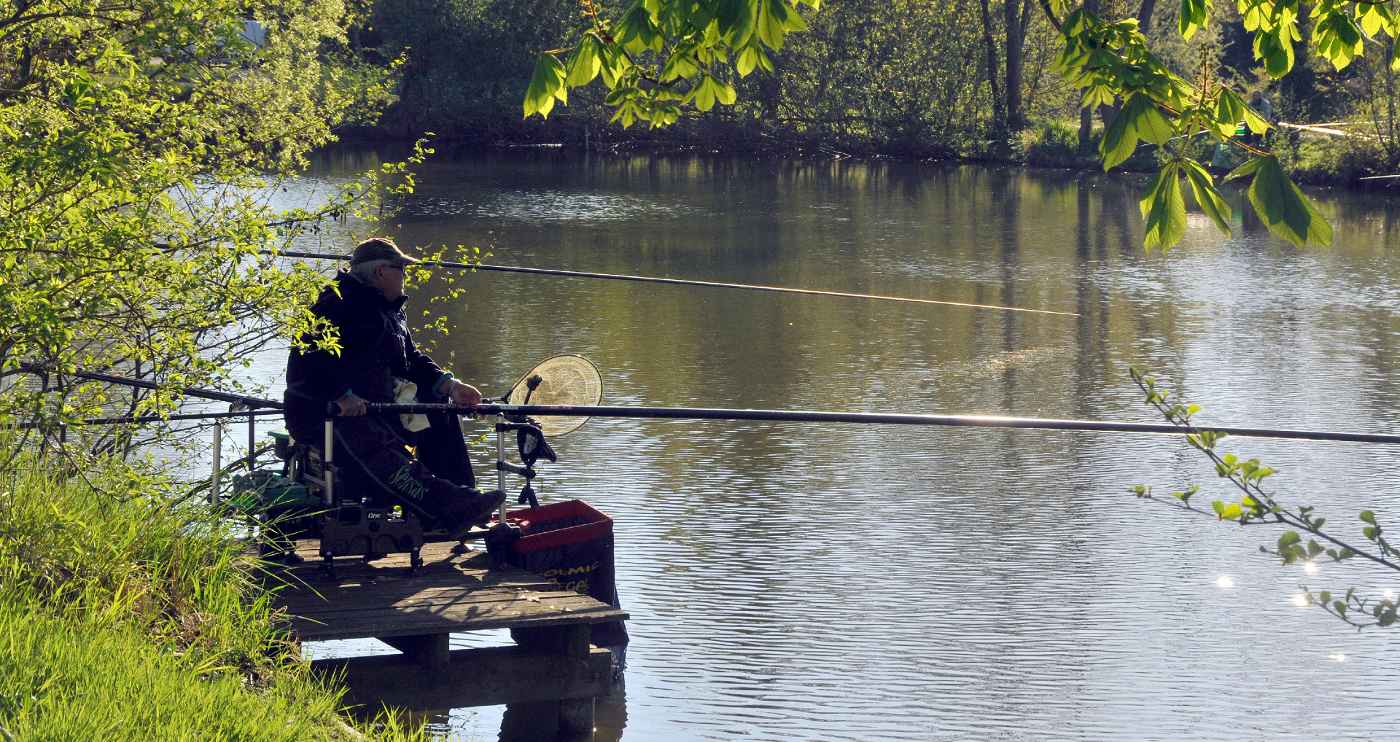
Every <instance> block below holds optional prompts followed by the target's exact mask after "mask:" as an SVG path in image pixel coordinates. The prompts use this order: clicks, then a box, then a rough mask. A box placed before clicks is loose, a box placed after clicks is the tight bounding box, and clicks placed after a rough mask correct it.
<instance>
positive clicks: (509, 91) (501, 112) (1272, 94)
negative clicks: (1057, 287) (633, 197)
mask: <svg viewBox="0 0 1400 742" xmlns="http://www.w3.org/2000/svg"><path fill="white" fill-rule="evenodd" d="M370 5H371V11H370V12H369V13H367V14H366V16H365V18H366V21H365V23H364V25H362V26H359V27H356V28H355V29H353V30H352V43H353V44H354V45H357V46H358V47H359V48H361V49H362V50H363V51H364V53H365V54H366V55H367V56H369V57H371V58H377V59H380V60H383V62H384V63H388V61H389V60H394V59H402V60H403V73H404V74H403V83H402V86H401V87H400V89H399V91H398V98H397V100H396V102H395V103H394V104H393V105H391V107H390V109H389V111H388V113H387V115H386V117H385V118H384V119H383V120H382V121H381V122H380V124H379V126H378V127H377V128H376V129H375V131H374V132H373V134H374V135H376V136H385V135H387V136H399V137H409V138H411V137H414V136H416V135H417V132H419V131H421V130H423V129H430V130H433V131H437V132H439V133H441V134H443V135H444V136H445V137H447V138H451V139H460V140H465V141H469V142H475V143H483V144H494V143H500V142H541V141H550V142H566V143H574V144H576V145H584V144H585V143H587V144H589V145H590V146H597V145H598V144H600V143H601V144H603V145H604V146H608V145H619V146H625V145H628V144H632V143H639V144H647V145H653V146H689V147H701V148H705V149H714V148H722V149H738V148H743V149H754V148H761V149H771V150H775V151H780V152H781V151H804V152H820V153H831V154H838V153H850V154H893V155H901V156H913V157H941V158H949V157H971V158H994V159H1011V160H1022V159H1023V160H1026V161H1029V162H1032V163H1038V164H1048V165H1071V166H1083V165H1086V164H1089V163H1091V162H1092V161H1093V159H1095V158H1094V156H1093V152H1094V150H1095V149H1096V148H1097V146H1098V141H1099V139H1100V138H1101V137H1102V134H1103V130H1104V126H1105V125H1106V124H1107V123H1108V122H1109V121H1110V120H1111V118H1112V114H1113V113H1114V112H1115V110H1116V109H1115V107H1114V106H1113V105H1102V106H1095V107H1094V108H1095V110H1093V111H1092V113H1088V112H1086V113H1085V114H1083V115H1081V106H1080V103H1081V95H1082V93H1081V91H1079V90H1077V89H1076V88H1075V87H1074V86H1073V85H1072V84H1071V83H1072V82H1073V79H1067V78H1065V77H1064V76H1062V75H1058V74H1056V73H1055V69H1054V68H1055V65H1056V62H1057V58H1058V57H1059V55H1060V54H1061V52H1062V49H1063V45H1062V34H1061V30H1060V29H1059V28H1057V27H1056V24H1055V22H1054V20H1052V18H1053V19H1055V20H1059V21H1061V22H1063V21H1064V20H1065V18H1066V17H1067V16H1068V15H1070V14H1071V12H1072V11H1074V10H1077V9H1082V10H1084V11H1086V12H1088V13H1090V14H1092V15H1094V16H1095V17H1097V18H1100V19H1104V20H1111V21H1115V22H1116V21H1118V20H1120V19H1121V20H1125V21H1127V20H1131V21H1135V22H1136V24H1137V30H1138V31H1139V32H1140V33H1141V34H1142V35H1143V37H1144V38H1145V39H1146V40H1147V44H1148V47H1149V48H1150V49H1151V50H1152V52H1153V54H1154V55H1155V56H1156V58H1157V59H1158V60H1160V61H1161V63H1162V64H1164V65H1165V66H1166V67H1167V68H1168V69H1169V70H1171V71H1172V72H1173V73H1175V74H1177V75H1179V76H1181V77H1182V78H1184V79H1186V80H1190V81H1193V82H1196V81H1199V80H1201V77H1202V72H1203V70H1204V68H1205V67H1207V66H1208V68H1209V72H1208V75H1207V76H1208V77H1209V78H1210V79H1212V80H1214V81H1218V82H1220V83H1221V84H1223V85H1225V86H1227V87H1229V88H1231V89H1232V90H1234V91H1236V92H1237V93H1238V94H1239V95H1240V96H1241V97H1243V98H1244V99H1245V100H1246V101H1247V100H1249V99H1250V97H1251V95H1252V94H1253V93H1256V92H1259V93H1262V94H1264V95H1265V96H1266V98H1267V99H1269V100H1270V101H1272V104H1273V107H1274V109H1275V117H1276V118H1277V119H1278V120H1282V121H1287V122H1295V123H1305V124H1308V123H1311V124H1317V123H1325V124H1329V125H1331V129H1332V130H1334V131H1336V130H1344V131H1345V132H1347V133H1348V134H1350V136H1337V135H1336V134H1335V133H1334V134H1332V135H1326V134H1319V133H1317V132H1311V133H1309V132H1300V131H1298V130H1279V131H1276V132H1275V133H1274V134H1273V135H1272V136H1271V141H1270V149H1273V150H1275V151H1277V152H1278V153H1279V154H1280V157H1281V158H1282V159H1283V160H1284V164H1285V165H1287V166H1288V168H1289V169H1291V170H1292V171H1293V172H1295V173H1299V174H1300V175H1302V176H1304V177H1306V178H1308V179H1310V180H1326V181H1330V182H1336V181H1339V180H1345V181H1354V180H1355V179H1356V178H1357V177H1361V176H1366V175H1377V174H1385V173H1393V172H1396V168H1397V167H1400V138H1397V134H1400V129H1398V128H1397V124H1398V123H1400V119H1397V117H1396V115H1395V113H1396V111H1395V100H1396V97H1397V93H1400V90H1397V88H1396V82H1397V73H1396V71H1395V70H1394V69H1393V68H1392V67H1391V61H1392V59H1393V57H1394V39H1393V34H1388V33H1387V32H1386V30H1385V27H1386V25H1387V23H1393V7H1392V6H1391V5H1390V4H1388V3H1331V2H1322V3H1297V2H1278V3H1274V2H1254V1H1253V0H1246V1H1245V2H1235V1H1229V0H1227V1H1225V2H1205V0H1200V1H1197V0H1192V1H1191V2H1185V3H1183V2H1181V1H1180V0H1163V1H1159V0H1088V1H1087V2H1082V3H1066V2H1055V3H1040V2H1028V1H1027V0H1010V1H1007V0H952V1H950V2H939V3H926V2H905V1H902V0H896V1H895V2H883V3H870V2H862V1H859V0H857V1H854V2H841V3H825V4H822V5H821V6H820V8H819V9H818V8H817V6H816V4H815V3H799V2H786V3H756V2H748V3H745V2H716V3H701V4H698V5H697V6H696V7H697V8H698V9H699V10H698V11H697V12H698V13H699V14H700V15H703V14H705V13H710V14H712V15H714V16H715V17H716V19H717V21H718V22H719V23H720V24H722V25H723V26H724V27H725V28H726V30H727V31H729V32H730V33H733V34H738V36H736V38H741V37H743V36H744V34H746V33H748V30H749V29H751V30H752V31H753V33H754V34H755V35H754V36H749V37H748V38H747V42H748V43H747V44H746V45H741V46H740V47H738V48H727V49H725V50H724V59H720V58H718V57H715V58H714V59H713V61H709V62H707V61H706V60H705V59H700V58H691V57H689V56H687V54H688V50H689V49H694V48H704V43H703V42H704V41H705V39H704V38H701V39H700V41H701V42H702V43H701V44H700V45H699V46H697V45H695V44H693V43H691V41H690V40H687V38H686V35H685V34H681V33H677V32H676V31H677V28H678V26H676V25H675V21H674V20H673V19H672V15H671V14H672V9H673V8H684V7H686V6H685V5H684V4H675V3H667V2H642V1H641V0H637V1H636V2H620V3H606V2H583V3H574V2H563V3H557V2H521V3H504V2H499V1H496V0H409V1H408V2H385V1H384V0H378V1H377V2H372V3H370ZM1047 7H1048V8H1050V12H1049V13H1047V12H1046V8H1047ZM740 11H742V12H740ZM580 13H582V14H583V19H584V21H585V23H584V24H579V23H578V20H579V18H580ZM745 14H747V16H746V15H745ZM643 16H646V18H645V22H644V18H643ZM736 17H744V18H745V20H744V21H743V24H742V25H739V26H734V25H731V19H733V18H736ZM1183 18H1185V19H1186V20H1184V21H1183ZM1273 19H1277V24H1275V25H1273V26H1271V29H1270V31H1269V33H1270V34H1272V28H1278V29H1286V30H1283V31H1280V32H1279V33H1281V34H1283V35H1273V36H1272V37H1273V38H1275V39H1282V38H1285V37H1288V38H1290V39H1291V41H1290V43H1289V44H1288V45H1287V46H1288V48H1291V49H1293V53H1292V62H1293V68H1292V70H1291V72H1290V73H1289V74H1287V75H1285V76H1283V77H1276V76H1273V75H1272V74H1271V68H1270V66H1269V65H1270V64H1271V63H1270V62H1269V61H1268V60H1265V59H1263V58H1261V57H1258V56H1256V54H1255V47H1254V41H1255V39H1256V38H1258V36H1257V35H1256V34H1255V33H1254V31H1255V30H1256V29H1255V28H1253V27H1252V26H1251V24H1252V23H1256V22H1266V25H1267V24H1274V21H1273ZM680 22H681V23H682V24H683V23H685V22H688V21H685V20H682V21H680ZM668 24H669V25H668ZM1183 28H1185V29H1187V30H1189V32H1190V33H1189V35H1183V34H1182V29H1183ZM799 29H805V30H799ZM1287 29H1291V30H1287ZM590 30H592V31H593V32H594V33H593V35H592V36H590V35H589V31H590ZM629 34H630V36H629V38H628V42H627V43H628V44H629V45H630V47H631V48H630V49H628V50H627V51H628V54H629V55H630V56H631V57H632V58H633V59H635V60H637V61H639V62H641V65H640V66H641V67H642V68H643V69H644V70H645V69H647V66H648V65H651V67H652V69H650V70H649V71H645V72H640V73H639V77H637V78H636V82H637V83H638V85H639V86H640V87H641V88H642V89H656V90H659V91H663V93H664V95H663V99H662V100H658V101H656V103H657V104H658V105H656V110H657V113H658V116H659V117H653V118H652V119H644V118H642V114H646V113H647V112H648V111H649V110H651V108H650V107H649V106H650V104H649V103H648V102H647V100H646V97H645V96H644V97H643V99H642V100H641V101H640V102H638V101H637V98H636V96H635V95H634V94H633V93H631V92H628V91H627V88H628V87H632V86H630V85H628V84H626V83H627V82H628V81H627V80H625V79H624V81H623V82H624V85H622V86H621V87H618V88H606V89H605V88H602V87H598V86H592V87H583V88H576V87H573V86H570V90H569V93H568V105H567V107H565V106H563V105H562V104H563V101H559V100H558V99H557V98H555V99H550V98H548V97H547V96H542V95H539V94H538V93H539V91H537V94H536V96H534V97H532V98H531V99H529V102H527V106H529V107H530V109H531V110H540V109H541V108H542V107H545V106H548V107H550V109H551V110H550V111H549V118H548V120H541V119H540V118H539V117H532V118H531V119H529V120H525V121H522V120H521V119H520V116H519V113H520V110H521V99H520V91H521V90H523V89H525V88H526V86H527V85H528V84H529V82H530V81H531V78H532V74H533V73H535V72H539V73H542V74H544V75H545V76H546V77H547V76H549V75H553V76H554V78H555V79H559V76H560V75H561V74H562V75H563V79H564V80H565V81H567V80H569V79H571V78H572V79H575V80H577V79H579V77H578V76H580V75H584V74H587V73H588V72H591V71H592V70H591V66H592V65H591V64H576V63H575V61H574V60H575V59H581V60H582V61H584V62H588V61H589V59H590V58H591V56H592V55H593V52H594V51H595V50H597V49H605V51H603V52H602V57H600V58H599V61H600V62H606V64H602V65H601V66H600V67H599V68H598V70H597V71H596V74H597V75H600V76H601V75H605V74H606V75H608V76H609V77H613V70H614V68H615V63H614V62H613V60H615V59H616V58H617V57H618V51H617V48H616V47H614V46H611V45H603V44H600V43H598V42H601V41H602V40H603V39H605V38H611V39H619V38H622V37H623V36H624V35H629ZM1292 36H1297V37H1298V38H1297V39H1292ZM659 39H665V40H666V41H665V42H664V43H663V44H661V47H662V48H661V49H656V48H655V47H656V46H657V44H658V40H659ZM1304 39H1306V44H1305V43H1304V42H1303V41H1302V40H1304ZM672 42H679V43H678V44H677V43H672ZM768 42H775V43H776V44H777V45H773V44H770V43H768ZM1314 42H1317V43H1320V44H1322V45H1323V47H1325V49H1326V50H1327V51H1328V53H1336V54H1339V55H1341V56H1335V57H1332V58H1328V57H1324V56H1322V55H1319V54H1316V53H1313V52H1312V51H1310V50H1305V46H1314ZM1270 44H1271V46H1270V47H1269V48H1270V49H1271V50H1277V52H1278V53H1280V54H1282V55H1283V56H1282V57H1279V58H1276V59H1275V60H1274V61H1273V62H1272V64H1273V65H1274V67H1273V68H1272V69H1273V70H1274V71H1276V70H1277V69H1278V66H1277V65H1278V62H1279V60H1280V59H1281V60H1283V61H1286V60H1287V58H1288V53H1287V51H1286V49H1285V46H1284V45H1282V44H1281V43H1273V42H1270ZM643 49H645V51H639V50H643ZM575 51H579V52H582V56H581V57H576V56H575V55H574V52H575ZM541 53H544V54H545V56H549V57H552V58H553V59H554V61H555V62H557V64H555V63H553V62H545V67H544V68H540V67H539V66H538V65H539V62H540V61H543V60H542V59H541V58H540V56H539V55H540V54H541ZM464 58H470V59H471V60H472V64H471V65H470V66H464V65H461V64H458V63H457V60H460V59H464ZM673 60H674V61H673ZM1334 60H1340V61H1344V62H1345V65H1344V66H1341V67H1340V68H1339V67H1338V66H1337V65H1336V64H1335V63H1334ZM692 68H694V69H692ZM698 71H703V72H704V73H705V74H706V75H708V78H702V77H697V76H696V75H695V74H693V73H695V72H698ZM770 71H771V72H772V74H764V73H767V72H770ZM745 73H747V74H745ZM663 78H666V79H663ZM540 90H541V91H542V90H543V89H540ZM692 90H693V91H694V93H695V95H694V97H693V99H692V101H691V104H686V105H685V106H683V108H685V109H688V113H689V114H690V115H686V116H680V117H676V116H675V115H674V114H675V113H676V107H674V106H670V105H660V104H663V103H678V102H680V101H679V100H676V99H672V100H669V101H667V100H664V97H665V96H670V95H675V96H679V97H680V98H685V97H686V96H689V95H690V94H691V92H692ZM619 91H621V92H619ZM731 91H732V93H733V100H732V103H731V102H729V99H730V93H731ZM555 101H557V102H558V103H560V105H557V106H556V105H554V102H555ZM621 103H635V105H618V104H621ZM692 104H694V105H692ZM701 108H704V109H705V110H703V111H702V110H700V109H701ZM619 114H620V116H619V119H618V123H626V122H627V121H629V120H630V121H633V122H634V123H635V122H640V124H642V125H634V126H632V127H631V128H629V129H623V128H622V127H621V126H614V127H608V126H605V125H604V124H603V122H605V121H607V120H608V119H609V118H610V117H612V116H614V115H619ZM1241 120H1242V119H1241ZM658 121H672V123H671V125H670V126H666V127H664V128H653V127H652V126H650V125H649V124H651V123H654V122H658ZM1238 123H1239V121H1238V120H1237V121H1235V122H1231V124H1232V125H1234V124H1238ZM1137 155H1138V156H1137V157H1135V158H1133V159H1131V160H1129V161H1128V162H1127V163H1125V164H1130V165H1133V166H1134V167H1138V168H1147V167H1151V166H1152V165H1153V164H1154V160H1153V157H1152V156H1151V150H1150V148H1146V149H1143V150H1140V151H1139V152H1138V153H1137Z"/></svg>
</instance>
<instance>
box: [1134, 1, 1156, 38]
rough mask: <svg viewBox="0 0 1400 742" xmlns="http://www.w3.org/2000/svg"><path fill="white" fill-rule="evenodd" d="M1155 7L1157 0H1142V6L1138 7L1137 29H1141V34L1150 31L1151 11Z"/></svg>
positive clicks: (1145, 34)
mask: <svg viewBox="0 0 1400 742" xmlns="http://www.w3.org/2000/svg"><path fill="white" fill-rule="evenodd" d="M1156 9H1157V0H1142V6H1141V7H1139V8H1138V14H1137V20H1138V30H1139V31H1142V35H1143V36H1147V35H1148V34H1150V33H1152V11H1153V10H1156Z"/></svg>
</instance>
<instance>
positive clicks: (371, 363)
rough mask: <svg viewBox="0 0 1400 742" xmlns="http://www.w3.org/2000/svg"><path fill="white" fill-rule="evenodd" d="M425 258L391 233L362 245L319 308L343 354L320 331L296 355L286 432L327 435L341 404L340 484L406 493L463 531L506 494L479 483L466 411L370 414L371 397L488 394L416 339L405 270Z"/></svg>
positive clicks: (299, 436) (467, 401) (419, 508)
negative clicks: (330, 413) (329, 418)
mask: <svg viewBox="0 0 1400 742" xmlns="http://www.w3.org/2000/svg"><path fill="white" fill-rule="evenodd" d="M416 262H418V261H417V260H415V259H414V258H411V257H409V256H407V255H405V254H404V253H403V251H401V250H399V248H398V246H397V245H395V244H394V242H393V241H392V240H390V239H388V238H386V237H372V238H370V239H367V240H365V241H364V242H361V243H360V244H359V245H357V246H356V247H355V251H354V252H353V253H352V254H351V258H350V268H349V270H345V271H341V272H340V273H339V274H338V275H337V276H336V277H335V285H334V286H328V287H327V288H326V289H325V290H324V291H322V292H321V295H320V297H318V298H317V300H316V303H315V304H313V305H312V306H311V311H312V312H313V313H314V314H316V315H317V316H318V317H323V318H325V319H326V320H328V321H329V322H330V323H331V324H333V325H335V327H336V328H337V329H338V330H339V332H340V352H339V354H333V353H330V352H327V351H325V350H317V349H315V347H314V343H315V341H316V340H317V338H316V337H314V336H310V335H308V336H305V337H303V338H302V341H303V344H304V345H305V349H304V350H303V349H298V348H296V347H293V348H292V351H291V357H290V358H289V359H288V361H287V391H286V393H285V394H284V401H285V403H286V420H287V429H288V431H290V432H291V434H292V437H293V438H295V439H296V440H298V441H320V440H321V436H322V435H323V432H322V431H323V425H324V422H325V416H326V412H327V409H328V408H330V407H332V404H333V406H334V408H336V409H338V411H339V414H340V417H339V418H338V419H337V420H336V425H335V441H336V450H335V460H336V462H338V463H344V464H348V465H347V466H342V467H341V469H340V472H339V480H338V481H340V482H343V483H344V484H346V485H347V486H349V487H353V488H354V491H358V492H365V493H367V494H370V495H371V496H374V495H379V494H383V495H386V496H389V497H391V498H393V499H395V500H398V501H399V502H401V503H402V504H403V505H405V506H406V507H408V508H410V509H412V510H414V511H416V512H417V513H419V514H420V515H425V516H427V517H428V518H429V519H430V520H432V521H434V522H435V525H436V526H438V527H441V528H445V529H446V530H447V531H448V532H449V533H451V534H453V535H459V534H461V533H463V532H465V531H466V530H468V529H470V528H471V527H472V526H473V525H475V524H478V523H482V522H485V521H486V520H487V519H488V518H490V516H491V513H492V512H493V511H494V510H495V509H496V508H497V507H499V505H500V503H501V502H502V500H503V499H504V498H505V495H504V494H501V493H494V492H493V493H490V494H487V493H482V492H479V491H477V490H476V488H475V485H476V478H475V475H474V474H473V472H472V465H471V460H470V459H469V458H468V456H467V446H466V442H465V441H464V440H463V438H462V430H461V426H460V422H459V420H458V416H457V415H456V414H453V413H435V414H430V415H426V416H403V417H402V418H401V417H400V416H398V415H367V414H366V412H367V403H370V402H395V401H414V400H416V401H419V402H444V401H448V400H450V401H451V402H452V403H453V404H456V405H462V406H473V405H477V404H480V403H481V392H479V391H477V389H476V388H475V387H473V386H471V385H470V384H466V383H463V382H461V381H459V380H458V379H456V378H454V377H453V375H452V374H451V373H450V372H447V371H444V370H443V369H442V367H441V366H439V365H438V364H437V363H435V362H434V361H433V359H432V358H429V357H428V356H427V355H426V354H425V353H423V352H422V351H420V350H418V348H417V346H415V345H414V343H413V338H412V336H411V335H410V333H409V331H408V322H407V320H406V318H405V317H404V312H403V305H404V303H405V302H406V301H407V300H408V297H407V296H405V295H404V291H403V283H404V267H405V266H408V265H410V264H412V263H416ZM414 387H416V391H414ZM424 418H426V419H424ZM410 447H411V451H412V453H410Z"/></svg>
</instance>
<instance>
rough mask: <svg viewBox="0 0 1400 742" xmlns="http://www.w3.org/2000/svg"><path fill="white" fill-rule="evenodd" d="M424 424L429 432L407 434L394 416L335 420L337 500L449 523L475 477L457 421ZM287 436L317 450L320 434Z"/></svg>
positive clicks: (444, 418)
mask: <svg viewBox="0 0 1400 742" xmlns="http://www.w3.org/2000/svg"><path fill="white" fill-rule="evenodd" d="M428 419H429V422H431V423H432V425H431V426H430V427H429V428H427V429H426V430H421V431H418V432H417V433H412V432H409V431H408V430H405V429H404V427H403V426H402V425H400V424H399V419H398V416H397V415H363V416H359V417H337V418H335V426H334V430H335V443H336V446H335V459H334V461H335V464H336V472H337V476H336V496H337V498H338V499H342V500H345V499H350V500H359V499H361V498H369V499H370V500H372V501H375V502H378V503H381V504H384V503H385V502H386V501H387V502H397V503H400V504H402V505H403V506H404V507H406V508H409V509H410V510H412V511H414V512H415V513H417V514H418V515H419V516H420V517H425V518H427V519H429V520H430V521H439V522H441V521H449V520H451V516H452V515H453V514H455V513H458V512H460V510H461V508H462V507H463V506H464V505H465V503H464V502H463V501H462V498H463V497H464V496H465V495H466V494H467V492H466V490H467V488H470V487H474V486H476V477H475V475H474V474H473V472H472V465H471V460H470V459H469V458H468V456H467V444H466V441H465V440H464V439H463V438H462V429H461V426H460V422H459V420H458V416H457V415H455V414H447V413H435V414H431V415H429V416H428ZM292 437H294V438H296V440H297V441H298V442H306V443H310V444H311V445H313V446H315V447H317V448H320V447H321V446H322V445H324V439H325V431H324V429H322V430H317V431H315V432H312V431H311V430H300V431H299V430H293V431H292ZM410 447H411V448H412V451H410Z"/></svg>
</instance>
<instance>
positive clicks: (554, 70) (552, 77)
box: [525, 54, 568, 118]
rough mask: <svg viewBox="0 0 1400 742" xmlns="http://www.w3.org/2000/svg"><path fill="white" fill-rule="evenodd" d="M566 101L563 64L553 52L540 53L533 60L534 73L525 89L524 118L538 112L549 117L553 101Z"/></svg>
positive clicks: (543, 116) (542, 116)
mask: <svg viewBox="0 0 1400 742" xmlns="http://www.w3.org/2000/svg"><path fill="white" fill-rule="evenodd" d="M556 98H558V99H559V100H561V101H563V102H565V103H567V102H568V91H567V90H566V89H565V87H564V65H563V63H561V62H560V61H559V60H558V59H557V58H555V56H554V55H553V54H541V55H540V56H539V58H538V59H536V60H535V74H534V75H533V76H531V78H530V86H529V87H528V88H526V90H525V118H529V117H530V116H531V114H535V113H538V114H539V115H540V118H549V112H550V111H551V110H553V108H554V101H555V99H556Z"/></svg>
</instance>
